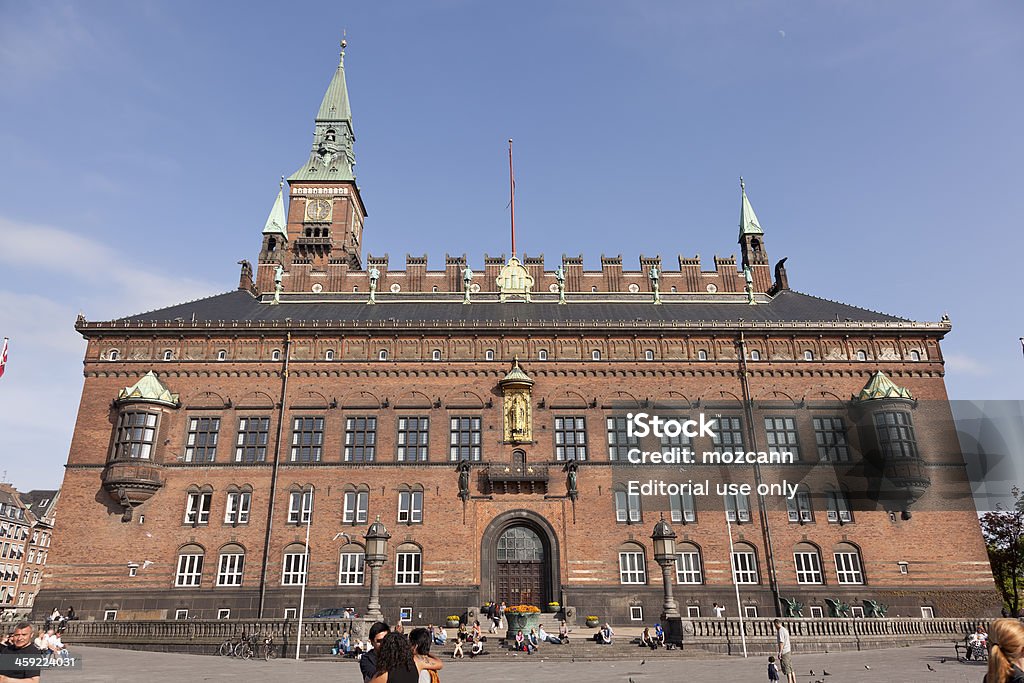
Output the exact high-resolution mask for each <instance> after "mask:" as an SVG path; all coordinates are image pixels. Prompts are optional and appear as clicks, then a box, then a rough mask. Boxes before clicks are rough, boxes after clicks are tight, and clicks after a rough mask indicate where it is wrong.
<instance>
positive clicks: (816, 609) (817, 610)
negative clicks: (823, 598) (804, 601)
mask: <svg viewBox="0 0 1024 683" xmlns="http://www.w3.org/2000/svg"><path fill="white" fill-rule="evenodd" d="M823 616H825V610H824V609H822V608H821V607H820V606H819V605H811V618H812V619H821V618H822V617H823Z"/></svg>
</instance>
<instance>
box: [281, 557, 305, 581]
mask: <svg viewBox="0 0 1024 683" xmlns="http://www.w3.org/2000/svg"><path fill="white" fill-rule="evenodd" d="M305 581H306V553H288V554H286V555H285V556H284V571H283V572H282V574H281V585H282V586H301V585H302V584H303V583H305Z"/></svg>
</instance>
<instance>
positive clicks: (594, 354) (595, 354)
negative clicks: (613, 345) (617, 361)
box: [590, 349, 601, 360]
mask: <svg viewBox="0 0 1024 683" xmlns="http://www.w3.org/2000/svg"><path fill="white" fill-rule="evenodd" d="M590 360H601V350H600V349H594V350H593V351H591V352H590Z"/></svg>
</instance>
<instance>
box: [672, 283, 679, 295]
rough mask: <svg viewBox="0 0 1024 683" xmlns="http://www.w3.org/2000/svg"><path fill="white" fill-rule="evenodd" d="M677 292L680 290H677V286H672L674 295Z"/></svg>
mask: <svg viewBox="0 0 1024 683" xmlns="http://www.w3.org/2000/svg"><path fill="white" fill-rule="evenodd" d="M677 291H678V290H677V289H676V286H675V285H672V293H673V294H674V293H676V292H677Z"/></svg>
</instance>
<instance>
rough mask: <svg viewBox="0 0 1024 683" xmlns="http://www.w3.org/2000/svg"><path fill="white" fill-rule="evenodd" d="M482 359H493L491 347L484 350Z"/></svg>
mask: <svg viewBox="0 0 1024 683" xmlns="http://www.w3.org/2000/svg"><path fill="white" fill-rule="evenodd" d="M484 360H494V351H493V350H491V349H487V350H486V351H484Z"/></svg>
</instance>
